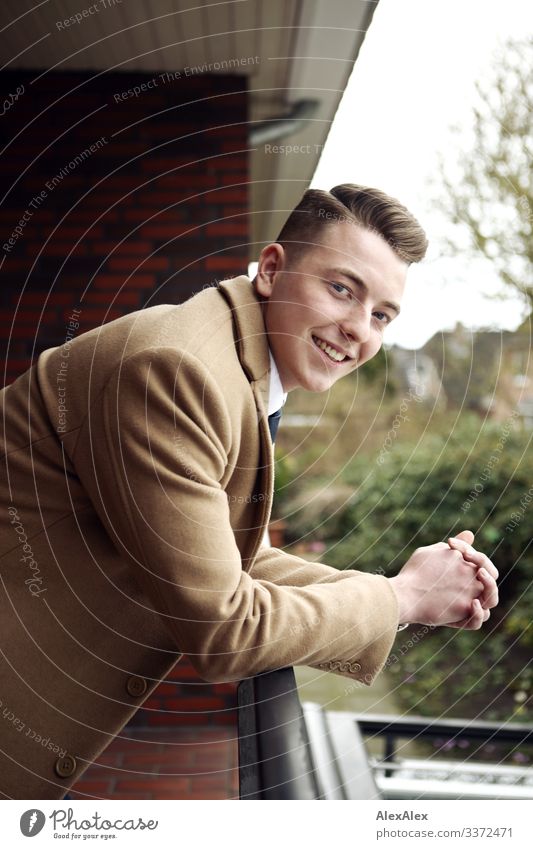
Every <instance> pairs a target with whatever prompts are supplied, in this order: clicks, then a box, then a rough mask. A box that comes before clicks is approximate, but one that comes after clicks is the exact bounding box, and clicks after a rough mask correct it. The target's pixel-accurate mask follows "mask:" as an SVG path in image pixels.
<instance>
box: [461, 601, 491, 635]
mask: <svg viewBox="0 0 533 849" xmlns="http://www.w3.org/2000/svg"><path fill="white" fill-rule="evenodd" d="M488 612H489V611H486V610H483V607H482V606H481V602H480V601H479V599H478V598H475V599H474V600H473V602H472V613H471V614H470V617H469V618H468V619H467V620H466V622H465V624H464V625H463V628H464V629H465V631H479V629H480V628H481V626H482V625H483V622H485V621H486V619H485V614H486V613H488ZM487 619H488V616H487Z"/></svg>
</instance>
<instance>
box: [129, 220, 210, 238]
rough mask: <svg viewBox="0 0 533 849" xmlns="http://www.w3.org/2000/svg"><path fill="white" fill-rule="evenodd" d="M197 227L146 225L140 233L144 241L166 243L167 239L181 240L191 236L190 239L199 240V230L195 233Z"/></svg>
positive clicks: (188, 225) (189, 225) (176, 224)
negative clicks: (162, 241) (161, 241)
mask: <svg viewBox="0 0 533 849" xmlns="http://www.w3.org/2000/svg"><path fill="white" fill-rule="evenodd" d="M195 226H196V227H197V226H198V225H192V224H187V225H184V224H178V223H177V222H176V223H175V224H166V225H165V224H144V225H143V226H142V227H141V229H140V233H141V236H142V237H143V238H144V239H159V240H164V241H166V240H167V239H176V238H181V237H182V236H184V235H189V237H190V238H198V237H199V233H198V230H196V232H195Z"/></svg>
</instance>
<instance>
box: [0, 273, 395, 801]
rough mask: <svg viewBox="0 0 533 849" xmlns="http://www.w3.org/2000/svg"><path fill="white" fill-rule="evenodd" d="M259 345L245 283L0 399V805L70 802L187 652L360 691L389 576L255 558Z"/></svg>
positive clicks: (127, 333) (261, 396) (126, 326)
mask: <svg viewBox="0 0 533 849" xmlns="http://www.w3.org/2000/svg"><path fill="white" fill-rule="evenodd" d="M269 368H270V365H269V354H268V340H267V337H266V335H265V327H264V322H263V317H262V311H261V307H260V303H259V301H258V299H257V297H256V294H255V291H254V288H253V286H252V283H251V281H250V280H249V279H248V278H247V277H237V278H235V279H233V280H227V281H224V282H223V283H221V284H220V285H219V286H218V287H212V288H208V289H205V290H203V291H202V292H200V293H198V294H197V295H195V296H194V297H192V298H191V299H190V300H189V301H187V302H185V303H184V304H181V305H179V306H176V305H162V306H155V307H151V308H148V309H145V310H141V311H139V312H135V313H132V314H130V315H127V316H125V317H123V318H120V319H117V320H116V321H112V322H110V323H109V324H106V325H104V326H102V327H99V328H97V329H95V330H91V331H89V332H87V333H83V334H81V335H79V336H78V337H77V338H74V339H73V340H68V341H67V342H66V343H65V344H64V345H60V346H58V347H56V348H51V349H49V350H46V351H44V352H43V353H42V354H41V355H40V356H39V358H38V360H37V362H36V364H35V365H34V366H33V367H32V368H31V369H29V370H28V371H27V372H25V373H24V374H23V375H21V376H20V377H19V378H18V379H17V380H16V381H15V382H14V383H12V384H11V385H10V386H7V387H6V388H5V389H3V390H2V392H1V393H0V398H1V411H2V421H3V438H4V442H5V456H4V463H3V465H4V470H3V471H4V474H3V475H2V483H1V510H2V521H1V529H0V575H1V593H2V596H1V615H0V648H1V653H0V681H1V689H0V793H1V794H3V796H4V798H16V799H20V798H26V799H39V798H41V799H48V798H50V799H52V798H61V797H63V795H64V794H65V792H66V791H67V790H68V788H69V787H70V786H71V785H72V784H74V783H75V781H76V780H77V779H78V778H79V776H80V774H81V773H82V772H83V771H84V770H85V769H86V768H87V766H88V765H89V764H90V763H91V762H93V761H94V760H95V759H97V758H98V755H99V753H100V752H102V750H103V749H104V748H105V747H106V746H107V745H108V744H109V743H110V742H111V740H112V739H113V737H114V736H115V735H116V734H118V733H119V732H120V730H121V729H122V728H123V727H124V725H125V724H126V723H127V722H128V720H129V719H130V718H131V716H132V715H133V714H134V713H135V711H136V710H137V709H138V708H139V707H140V705H142V703H143V702H144V701H145V699H146V698H147V697H148V696H149V695H150V693H151V691H152V690H153V689H154V688H155V687H156V686H157V685H158V684H159V683H160V681H161V680H162V679H164V678H165V677H166V676H167V675H168V673H169V671H170V670H171V668H172V667H173V666H174V664H175V663H176V662H177V661H178V660H179V658H180V656H181V655H182V654H183V653H186V654H187V655H189V657H190V658H191V661H192V663H193V664H194V666H195V668H196V669H197V670H198V672H199V674H200V675H201V676H202V677H203V678H204V679H205V680H207V681H233V680H238V679H240V678H243V677H247V676H250V675H254V674H255V673H258V672H261V671H265V670H268V669H274V668H279V667H282V666H288V665H294V664H306V665H310V666H315V667H317V668H320V669H326V670H331V671H333V672H337V673H339V674H342V675H346V676H348V677H350V678H354V679H356V680H358V681H362V682H364V683H367V684H368V683H370V682H371V681H372V680H373V679H374V677H375V676H376V675H377V673H378V672H379V670H380V669H381V667H382V666H383V664H384V662H385V660H386V658H387V655H388V653H389V651H390V648H391V645H392V642H393V640H394V637H395V634H396V628H397V625H398V607H397V602H396V598H395V595H394V592H393V591H392V589H391V587H390V585H389V583H388V581H387V580H386V579H385V578H384V577H382V576H381V575H370V574H363V573H360V572H356V571H353V570H346V571H344V572H341V571H337V570H336V569H333V568H331V567H328V566H325V565H322V564H319V563H308V562H307V561H305V560H303V559H301V558H298V557H294V556H291V555H288V554H286V553H284V552H282V551H281V550H278V549H274V548H267V547H265V546H264V545H262V539H263V534H264V530H265V527H266V526H267V523H268V520H269V516H270V510H271V504H272V492H273V456H272V455H273V452H272V444H271V440H270V435H269V431H268V420H267V415H266V405H267V399H268V390H269V374H270V373H269Z"/></svg>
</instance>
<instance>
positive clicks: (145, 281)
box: [93, 274, 155, 291]
mask: <svg viewBox="0 0 533 849" xmlns="http://www.w3.org/2000/svg"><path fill="white" fill-rule="evenodd" d="M93 285H94V286H95V287H96V288H97V289H114V290H116V291H118V290H119V289H120V288H121V287H122V286H124V288H125V289H128V288H132V289H150V288H153V287H154V286H155V276H154V275H153V274H133V275H132V276H131V277H130V278H129V280H128V281H127V282H126V280H125V279H124V277H123V275H120V274H99V275H98V276H97V277H95V279H94V281H93Z"/></svg>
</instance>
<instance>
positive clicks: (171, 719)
mask: <svg viewBox="0 0 533 849" xmlns="http://www.w3.org/2000/svg"><path fill="white" fill-rule="evenodd" d="M209 721H210V717H209V715H208V714H206V713H201V714H199V713H195V714H187V725H207V724H208V723H209ZM184 722H185V720H184V717H183V715H182V714H181V715H178V714H171V713H154V714H153V715H152V716H151V717H150V718H149V720H148V725H166V726H168V727H172V726H175V725H182V724H184Z"/></svg>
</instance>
